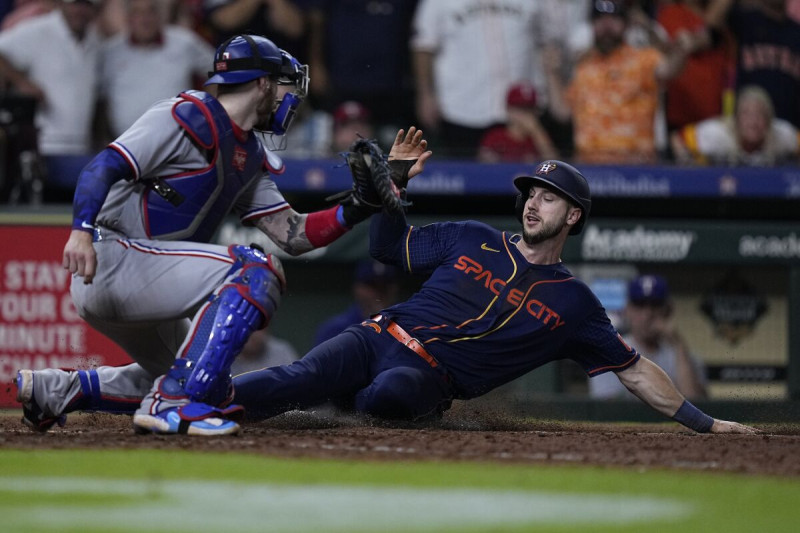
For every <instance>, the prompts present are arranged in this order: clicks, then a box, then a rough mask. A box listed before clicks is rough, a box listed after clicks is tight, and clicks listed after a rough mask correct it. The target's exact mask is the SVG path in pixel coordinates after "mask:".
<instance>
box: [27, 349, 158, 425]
mask: <svg viewBox="0 0 800 533" xmlns="http://www.w3.org/2000/svg"><path fill="white" fill-rule="evenodd" d="M101 383H102V388H101ZM152 383H153V376H152V374H150V373H149V372H147V371H146V370H144V369H143V368H142V367H141V366H139V365H138V364H136V363H132V364H130V365H125V366H121V367H111V366H101V367H99V368H95V369H91V370H61V369H56V368H49V369H44V370H36V371H33V370H20V371H19V372H17V378H16V386H17V401H18V402H20V403H21V404H22V422H23V423H24V424H25V425H27V426H28V427H30V428H32V429H34V430H36V431H47V430H48V429H50V428H51V427H52V426H53V425H54V424H56V423H58V424H59V425H61V426H63V425H64V422H65V420H66V413H70V412H72V411H102V412H106V413H123V414H133V412H134V411H135V410H136V408H137V407H138V406H139V404H140V403H141V401H142V398H143V397H144V396H145V394H147V391H149V390H150V387H151V386H152ZM101 390H102V393H101Z"/></svg>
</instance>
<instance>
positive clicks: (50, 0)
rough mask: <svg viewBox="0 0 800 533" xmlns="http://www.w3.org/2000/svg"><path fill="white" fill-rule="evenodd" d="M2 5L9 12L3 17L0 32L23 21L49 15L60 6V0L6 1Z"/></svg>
mask: <svg viewBox="0 0 800 533" xmlns="http://www.w3.org/2000/svg"><path fill="white" fill-rule="evenodd" d="M2 4H3V8H5V9H8V11H7V12H6V13H5V14H4V15H3V19H2V23H0V31H2V30H7V29H9V28H12V27H13V26H16V25H17V24H19V23H20V22H22V21H23V20H26V19H29V18H33V17H38V16H39V15H44V14H45V13H49V12H50V11H52V10H53V9H55V8H56V7H57V6H58V0H5V1H4V2H2Z"/></svg>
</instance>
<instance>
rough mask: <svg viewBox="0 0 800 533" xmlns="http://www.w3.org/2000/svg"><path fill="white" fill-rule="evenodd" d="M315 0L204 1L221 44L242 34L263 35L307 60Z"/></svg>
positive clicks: (207, 16)
mask: <svg viewBox="0 0 800 533" xmlns="http://www.w3.org/2000/svg"><path fill="white" fill-rule="evenodd" d="M310 1H311V0H202V2H203V12H204V14H205V22H206V23H207V25H208V26H209V28H210V29H211V32H212V40H213V41H214V43H215V44H217V45H219V44H221V43H222V42H223V41H225V40H226V39H228V37H231V36H233V35H237V34H239V33H252V34H256V35H263V36H265V37H267V38H268V39H269V40H271V41H272V42H274V43H275V44H276V45H277V46H278V47H279V48H283V49H284V50H291V51H292V55H293V56H294V57H296V58H297V59H298V60H299V61H300V62H301V63H306V62H307V59H306V57H307V52H306V46H305V45H306V42H305V38H306V24H307V22H306V17H305V15H304V13H303V8H305V7H307V6H306V4H309V3H310ZM315 1H316V0H315Z"/></svg>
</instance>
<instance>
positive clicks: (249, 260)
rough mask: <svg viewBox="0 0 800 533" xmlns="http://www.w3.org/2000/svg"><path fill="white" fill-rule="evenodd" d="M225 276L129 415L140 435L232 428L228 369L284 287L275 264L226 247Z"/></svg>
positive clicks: (266, 319) (247, 251) (271, 310)
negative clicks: (174, 354) (163, 371)
mask: <svg viewBox="0 0 800 533" xmlns="http://www.w3.org/2000/svg"><path fill="white" fill-rule="evenodd" d="M230 253H231V256H232V257H233V258H234V259H235V261H234V264H233V266H232V267H231V269H230V274H229V275H228V276H227V277H226V278H225V280H224V281H223V283H222V284H221V286H220V287H218V288H217V289H216V290H215V291H214V293H213V294H212V295H211V297H210V299H209V301H208V302H207V303H206V304H205V305H203V307H201V309H200V311H199V312H198V313H197V315H196V316H195V318H194V320H193V321H192V325H191V328H190V331H189V334H188V335H187V338H186V340H185V342H184V344H183V346H182V347H181V349H180V351H179V354H178V358H177V359H175V361H174V363H173V365H172V368H170V369H169V371H168V372H167V373H166V375H164V376H161V377H159V378H158V379H157V380H156V382H155V384H154V387H153V388H152V389H151V391H150V393H149V394H148V395H147V396H146V397H145V399H144V401H143V402H142V405H141V406H140V408H139V409H138V410H137V411H136V414H135V415H134V419H133V422H134V426H135V427H136V428H137V430H140V431H151V432H156V433H189V434H201V435H219V434H227V433H235V432H236V431H238V425H237V424H236V423H235V422H233V421H230V420H225V417H233V416H235V415H237V414H240V412H241V408H240V407H238V406H227V407H225V406H224V405H225V404H226V400H228V391H229V386H230V367H231V364H232V363H233V360H234V359H235V357H236V356H237V355H238V354H239V352H240V351H241V349H242V347H243V346H244V343H245V342H246V341H247V339H248V337H249V336H250V334H251V333H252V332H253V331H255V330H257V329H260V328H262V327H265V326H266V325H267V324H268V323H269V320H270V319H271V318H272V316H273V314H274V313H275V310H276V309H277V306H278V303H279V302H280V294H281V292H283V288H284V286H285V279H284V275H283V270H282V267H281V265H280V262H279V260H278V259H277V258H276V257H274V256H271V255H269V256H268V255H265V254H264V253H262V252H260V251H258V250H255V249H252V248H248V247H246V246H232V247H231V248H230Z"/></svg>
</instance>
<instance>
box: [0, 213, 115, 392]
mask: <svg viewBox="0 0 800 533" xmlns="http://www.w3.org/2000/svg"><path fill="white" fill-rule="evenodd" d="M68 235H69V228H68V227H64V226H36V225H19V226H18V225H0V383H2V384H3V386H2V387H0V407H16V406H18V405H19V404H17V403H16V402H15V401H14V396H15V394H16V387H15V386H13V385H12V382H13V380H14V379H15V378H16V374H17V370H19V369H20V368H32V369H39V368H52V367H56V368H63V367H67V368H90V367H92V366H99V365H120V364H125V363H128V362H130V359H129V358H128V356H127V355H126V354H125V352H123V351H122V349H121V348H120V347H119V346H117V345H116V344H114V343H113V342H111V340H109V339H108V338H106V337H104V336H103V335H101V334H100V333H98V332H97V331H95V330H94V329H92V328H91V327H90V326H89V325H88V324H87V323H86V322H84V321H83V320H82V319H81V318H80V317H79V316H78V314H77V312H76V311H75V306H74V305H73V304H72V298H71V297H70V294H69V285H70V275H69V273H68V272H67V271H66V270H64V269H63V268H62V266H61V250H62V248H63V246H64V243H65V242H66V239H67V237H68Z"/></svg>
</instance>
